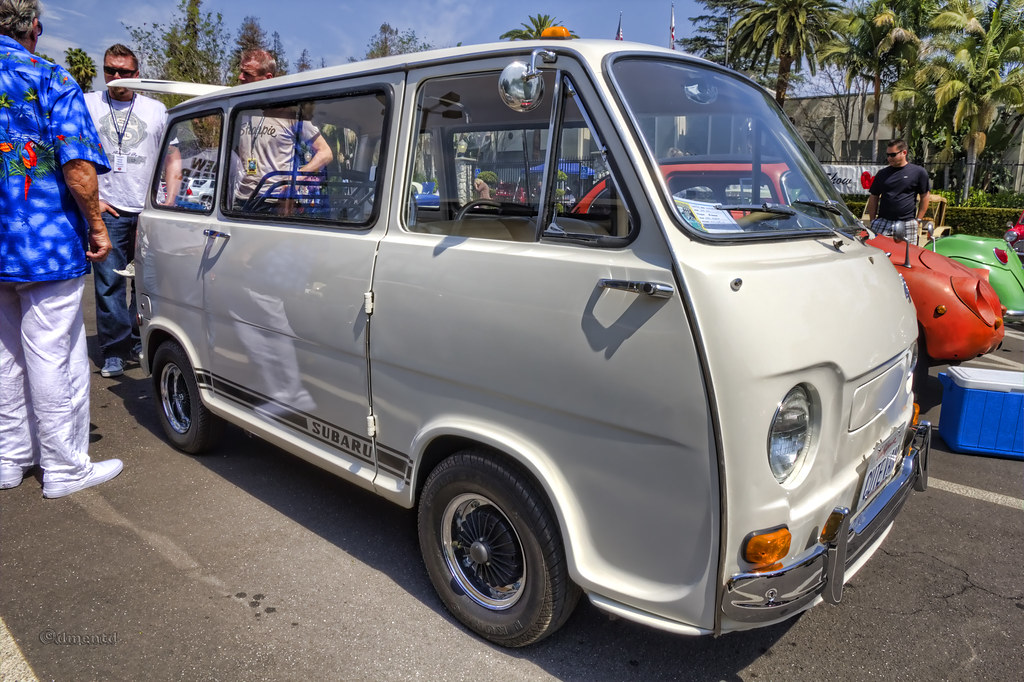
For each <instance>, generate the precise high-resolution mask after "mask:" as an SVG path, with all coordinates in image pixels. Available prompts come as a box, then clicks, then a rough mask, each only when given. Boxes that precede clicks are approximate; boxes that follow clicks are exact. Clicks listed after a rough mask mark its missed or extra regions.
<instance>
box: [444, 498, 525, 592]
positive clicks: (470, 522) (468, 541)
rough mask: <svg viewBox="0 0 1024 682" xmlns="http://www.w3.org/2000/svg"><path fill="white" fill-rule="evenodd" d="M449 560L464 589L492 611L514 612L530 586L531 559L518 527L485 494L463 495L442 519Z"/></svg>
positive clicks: (446, 508)
mask: <svg viewBox="0 0 1024 682" xmlns="http://www.w3.org/2000/svg"><path fill="white" fill-rule="evenodd" d="M441 544H442V547H443V549H444V560H445V563H447V565H448V570H449V571H450V572H451V575H452V578H454V579H455V582H456V583H458V585H459V587H460V588H462V590H463V591H464V592H465V593H466V594H467V595H468V596H469V598H470V599H472V600H473V601H475V602H476V603H477V604H480V605H481V606H483V607H485V608H487V609H491V610H493V611H503V610H505V609H508V608H510V607H512V605H514V604H515V603H516V602H518V601H519V599H520V597H522V596H523V589H524V587H525V586H526V557H525V555H524V553H523V544H522V542H521V541H520V540H519V535H518V534H517V533H516V529H515V527H514V526H513V525H512V522H511V521H509V519H508V517H507V516H505V513H504V512H503V511H502V510H501V509H500V508H499V507H498V506H497V505H496V504H494V502H492V501H491V500H489V499H487V498H486V497H484V496H483V495H478V494H475V493H467V494H463V495H459V496H457V497H456V498H454V499H453V500H452V501H451V502H449V503H448V506H447V507H445V510H444V515H443V516H442V517H441Z"/></svg>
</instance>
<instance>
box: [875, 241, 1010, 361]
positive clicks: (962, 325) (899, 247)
mask: <svg viewBox="0 0 1024 682" xmlns="http://www.w3.org/2000/svg"><path fill="white" fill-rule="evenodd" d="M867 243H868V244H870V245H871V246H874V247H875V248H878V249H881V250H882V251H884V252H885V253H886V254H888V255H889V260H890V261H891V262H892V264H893V265H895V266H896V270H897V272H899V273H900V274H901V275H903V279H904V280H905V281H906V283H907V288H908V289H909V290H910V297H911V299H913V301H914V307H915V308H916V309H917V322H918V324H919V325H920V328H921V334H922V336H923V338H924V348H923V350H925V351H926V352H927V353H928V356H929V357H930V358H931V359H932V360H941V361H946V362H961V361H964V360H970V359H971V358H974V357H977V356H979V355H983V354H985V353H989V352H991V351H993V350H995V349H996V348H998V347H999V345H1000V344H1001V343H1002V342H1003V335H1004V334H1005V329H1004V327H1003V307H1002V305H1001V304H1000V302H999V296H998V295H997V294H996V292H995V289H993V288H992V285H991V284H989V283H988V271H987V270H981V269H977V268H969V267H967V266H965V265H961V264H960V263H957V262H956V261H954V260H953V259H951V258H946V257H945V256H943V255H940V254H937V253H934V252H932V251H928V250H926V249H922V248H920V247H918V246H915V245H913V244H909V245H908V244H907V243H906V242H901V243H896V242H895V241H894V240H893V239H891V238H889V237H884V236H876V237H875V238H873V239H869V240H868V241H867ZM908 248H909V261H908V251H907V249H908ZM907 262H909V263H910V266H909V267H907V266H906V263H907Z"/></svg>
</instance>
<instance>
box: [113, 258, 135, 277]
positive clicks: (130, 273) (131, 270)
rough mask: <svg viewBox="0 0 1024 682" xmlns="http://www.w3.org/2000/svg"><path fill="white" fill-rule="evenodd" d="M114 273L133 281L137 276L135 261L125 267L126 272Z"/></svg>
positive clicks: (117, 271)
mask: <svg viewBox="0 0 1024 682" xmlns="http://www.w3.org/2000/svg"><path fill="white" fill-rule="evenodd" d="M114 272H116V273H117V274H119V275H121V276H122V277H127V278H128V279H131V278H132V277H134V276H135V261H132V262H130V263H128V265H126V266H124V270H114Z"/></svg>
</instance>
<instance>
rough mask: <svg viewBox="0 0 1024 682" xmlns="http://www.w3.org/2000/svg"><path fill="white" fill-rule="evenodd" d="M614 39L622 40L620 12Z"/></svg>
mask: <svg viewBox="0 0 1024 682" xmlns="http://www.w3.org/2000/svg"><path fill="white" fill-rule="evenodd" d="M615 39H616V40H622V39H623V38H622V12H619V30H617V31H616V32H615Z"/></svg>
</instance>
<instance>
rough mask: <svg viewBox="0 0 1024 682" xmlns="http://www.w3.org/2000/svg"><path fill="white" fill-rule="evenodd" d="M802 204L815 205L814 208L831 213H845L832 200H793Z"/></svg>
mask: <svg viewBox="0 0 1024 682" xmlns="http://www.w3.org/2000/svg"><path fill="white" fill-rule="evenodd" d="M792 203H794V204H799V205H801V206H813V207H814V208H820V209H821V210H823V211H828V212H829V213H835V214H836V215H843V212H842V211H840V210H839V207H838V206H836V205H835V204H833V203H832V202H831V201H810V200H797V201H794V202H792Z"/></svg>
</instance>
